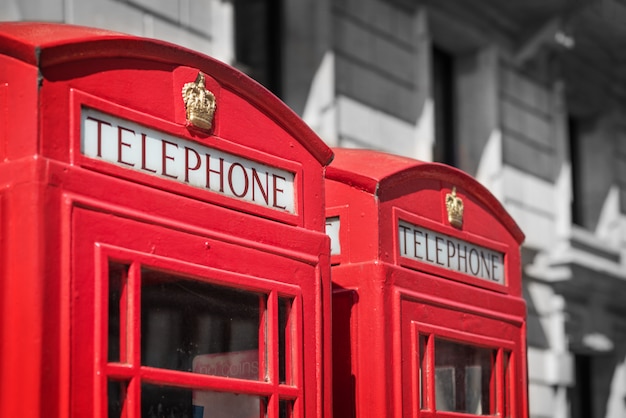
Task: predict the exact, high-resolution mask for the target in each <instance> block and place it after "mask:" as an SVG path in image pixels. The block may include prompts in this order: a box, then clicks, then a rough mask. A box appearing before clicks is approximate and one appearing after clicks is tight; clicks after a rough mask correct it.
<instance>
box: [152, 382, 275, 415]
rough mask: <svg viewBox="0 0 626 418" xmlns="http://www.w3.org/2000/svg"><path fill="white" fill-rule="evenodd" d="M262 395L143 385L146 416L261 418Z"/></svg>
mask: <svg viewBox="0 0 626 418" xmlns="http://www.w3.org/2000/svg"><path fill="white" fill-rule="evenodd" d="M264 404H265V402H262V398H260V397H258V396H251V395H240V394H236V393H223V392H212V391H200V390H192V389H185V388H175V387H169V386H157V385H151V384H143V385H142V386H141V416H142V417H144V418H164V417H165V418H259V417H260V416H261V412H262V411H261V408H264V406H263V405H264Z"/></svg>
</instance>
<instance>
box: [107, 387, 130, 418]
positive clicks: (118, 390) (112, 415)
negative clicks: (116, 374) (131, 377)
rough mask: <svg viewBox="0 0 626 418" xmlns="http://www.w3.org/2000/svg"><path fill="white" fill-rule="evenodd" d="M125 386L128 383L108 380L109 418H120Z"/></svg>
mask: <svg viewBox="0 0 626 418" xmlns="http://www.w3.org/2000/svg"><path fill="white" fill-rule="evenodd" d="M127 385H128V382H124V381H119V380H109V382H108V385H107V394H108V396H107V399H108V410H109V412H108V417H109V418H120V417H121V416H122V408H123V406H124V400H125V398H126V387H127Z"/></svg>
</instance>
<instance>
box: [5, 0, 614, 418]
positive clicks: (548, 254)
mask: <svg viewBox="0 0 626 418" xmlns="http://www.w3.org/2000/svg"><path fill="white" fill-rule="evenodd" d="M0 20H29V21H38V20H44V21H54V22H66V23H73V24H79V25H86V26H95V27H102V28H107V29H112V30H116V31H120V32H125V33H130V34H134V35H140V36H146V37H153V38H158V39H163V40H167V41H169V42H173V43H177V44H180V45H183V46H185V47H188V48H191V49H194V50H196V51H199V52H202V53H205V54H208V55H211V56H214V57H216V58H218V59H220V60H222V61H225V62H227V63H229V64H232V65H234V66H236V67H238V68H240V69H241V70H243V71H245V72H247V73H248V74H250V75H251V76H252V77H254V78H256V79H257V80H258V81H259V82H261V83H262V84H265V85H266V87H268V88H269V89H270V90H272V91H274V92H275V93H276V94H277V95H278V96H279V97H281V98H282V99H283V100H284V101H285V102H286V103H287V104H288V105H289V106H290V107H292V108H293V109H294V110H295V111H296V112H297V113H299V114H300V115H301V116H302V117H303V118H304V119H305V121H307V123H309V125H310V126H311V127H312V128H314V129H315V130H316V131H317V132H318V134H319V135H320V136H321V137H322V139H324V140H325V141H326V142H327V143H328V144H330V145H332V146H343V147H367V148H373V149H378V150H383V151H388V152H392V153H396V154H401V155H406V156H410V157H414V158H418V159H422V160H428V161H433V160H434V161H442V162H446V163H450V164H453V165H455V166H457V167H459V168H461V169H462V170H464V171H466V172H468V173H469V174H471V175H473V176H475V177H476V178H477V179H478V180H479V181H481V182H482V183H483V184H484V185H486V186H487V187H488V188H489V189H490V190H491V191H492V193H493V194H494V195H495V196H496V197H497V198H498V199H500V200H501V202H503V204H504V205H505V207H506V208H507V209H508V210H509V212H510V213H511V214H512V215H513V216H514V218H515V219H516V220H517V222H518V223H519V225H520V226H521V227H522V229H523V230H524V232H525V234H526V242H525V244H524V248H523V260H524V283H525V286H524V287H525V295H526V300H527V303H528V312H529V326H528V345H529V348H528V357H529V382H530V387H529V392H530V412H531V416H532V417H534V418H548V417H551V418H566V417H572V418H579V417H580V418H601V417H610V418H621V417H624V416H626V401H625V399H626V302H625V301H626V54H625V53H624V51H626V29H624V28H626V25H625V23H626V3H625V2H624V1H623V0H608V1H603V2H597V1H587V0H578V1H571V2H565V1H559V0H546V1H543V2H526V1H510V2H500V1H497V0H483V1H480V2H478V1H462V0H446V1H428V0H282V1H281V0H80V1H78V0H0Z"/></svg>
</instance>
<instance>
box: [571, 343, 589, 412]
mask: <svg viewBox="0 0 626 418" xmlns="http://www.w3.org/2000/svg"><path fill="white" fill-rule="evenodd" d="M574 367H575V373H576V384H575V385H574V386H573V387H571V388H570V389H569V392H570V393H569V396H568V398H569V399H570V414H571V415H570V416H571V418H592V417H593V416H594V415H593V404H592V401H593V390H592V383H591V382H592V370H593V369H592V357H591V356H590V355H585V354H576V355H575V365H574Z"/></svg>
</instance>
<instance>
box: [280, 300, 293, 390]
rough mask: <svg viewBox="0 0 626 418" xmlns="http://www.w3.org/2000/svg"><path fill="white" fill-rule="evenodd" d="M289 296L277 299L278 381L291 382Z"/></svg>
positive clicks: (291, 346) (291, 330) (291, 347)
mask: <svg viewBox="0 0 626 418" xmlns="http://www.w3.org/2000/svg"><path fill="white" fill-rule="evenodd" d="M291 306H292V299H291V298H279V299H278V347H279V355H278V363H279V379H280V383H287V384H293V366H294V365H293V350H294V348H295V347H293V340H294V338H293V335H292V332H293V323H292V321H293V320H294V319H293V318H292V316H291Z"/></svg>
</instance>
